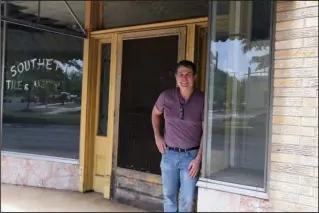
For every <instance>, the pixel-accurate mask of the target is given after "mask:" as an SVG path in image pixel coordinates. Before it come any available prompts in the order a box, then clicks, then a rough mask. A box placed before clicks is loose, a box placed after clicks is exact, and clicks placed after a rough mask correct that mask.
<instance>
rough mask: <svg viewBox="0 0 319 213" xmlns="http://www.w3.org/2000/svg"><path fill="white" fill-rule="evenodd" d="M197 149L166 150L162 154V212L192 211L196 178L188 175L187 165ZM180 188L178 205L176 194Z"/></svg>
mask: <svg viewBox="0 0 319 213" xmlns="http://www.w3.org/2000/svg"><path fill="white" fill-rule="evenodd" d="M197 153H198V150H192V151H189V152H177V151H173V150H166V151H165V153H164V154H163V155H162V161H161V170H162V184H163V197H164V212H178V210H179V212H194V211H195V209H194V207H195V198H196V194H197V188H196V183H197V181H198V176H197V177H196V178H190V177H189V170H188V166H189V164H190V162H191V161H192V160H193V159H194V158H195V157H196V156H197ZM179 189H180V193H181V194H180V205H179V208H178V195H179V193H178V192H179Z"/></svg>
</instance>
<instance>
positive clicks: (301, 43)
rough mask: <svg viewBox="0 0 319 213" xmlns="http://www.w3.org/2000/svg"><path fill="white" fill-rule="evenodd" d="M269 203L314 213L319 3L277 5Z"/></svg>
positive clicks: (286, 208) (315, 201)
mask: <svg viewBox="0 0 319 213" xmlns="http://www.w3.org/2000/svg"><path fill="white" fill-rule="evenodd" d="M276 19H277V20H276V22H277V23H276V35H275V39H276V43H275V73H274V101H273V104H274V106H273V128H272V131H273V137H272V146H271V167H270V169H271V171H270V183H269V185H270V191H269V196H270V201H271V203H272V206H273V209H274V210H277V211H318V1H285V2H284V1H282V2H278V3H277V15H276Z"/></svg>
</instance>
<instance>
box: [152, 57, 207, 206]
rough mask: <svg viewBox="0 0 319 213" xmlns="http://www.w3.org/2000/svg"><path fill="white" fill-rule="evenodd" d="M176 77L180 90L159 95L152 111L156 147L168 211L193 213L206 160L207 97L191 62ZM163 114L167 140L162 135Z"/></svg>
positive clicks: (181, 63)
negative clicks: (205, 114)
mask: <svg viewBox="0 0 319 213" xmlns="http://www.w3.org/2000/svg"><path fill="white" fill-rule="evenodd" d="M175 77H176V83H177V86H178V87H176V88H173V89H168V90H165V91H164V92H162V93H161V94H160V95H159V97H158V99H157V102H156V103H155V106H154V108H153V111H152V125H153V130H154V136H155V141H156V146H157V148H158V150H159V151H160V152H161V153H162V160H161V165H160V166H161V171H162V184H163V196H164V211H165V212H177V211H180V212H193V211H194V207H195V199H196V192H197V190H196V183H197V180H198V175H199V170H200V164H201V159H202V142H201V141H202V140H201V138H202V132H203V131H202V129H203V125H202V123H203V117H204V116H203V114H204V94H203V93H202V92H200V91H198V90H196V89H195V88H194V87H195V80H196V67H195V65H194V64H193V63H192V62H191V61H187V60H183V61H180V62H179V63H178V64H177V69H176V73H175ZM162 114H164V119H165V134H164V137H163V136H162V135H161V134H160V120H161V116H162ZM179 190H180V192H181V200H180V205H179V208H178V194H179V193H178V192H179Z"/></svg>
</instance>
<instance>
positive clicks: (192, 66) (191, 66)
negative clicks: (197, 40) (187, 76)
mask: <svg viewBox="0 0 319 213" xmlns="http://www.w3.org/2000/svg"><path fill="white" fill-rule="evenodd" d="M181 66H183V67H187V68H189V69H191V70H193V75H196V66H195V64H194V63H193V62H191V61H188V60H181V61H180V62H178V64H177V67H176V73H177V70H178V68H180V67H181Z"/></svg>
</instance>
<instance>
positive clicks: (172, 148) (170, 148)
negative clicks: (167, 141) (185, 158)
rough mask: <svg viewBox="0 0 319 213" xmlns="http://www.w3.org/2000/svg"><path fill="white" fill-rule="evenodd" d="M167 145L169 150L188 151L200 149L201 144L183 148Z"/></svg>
mask: <svg viewBox="0 0 319 213" xmlns="http://www.w3.org/2000/svg"><path fill="white" fill-rule="evenodd" d="M166 147H167V149H168V150H173V151H176V152H188V151H192V150H196V149H199V146H196V147H192V148H188V149H181V148H177V147H170V146H166Z"/></svg>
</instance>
